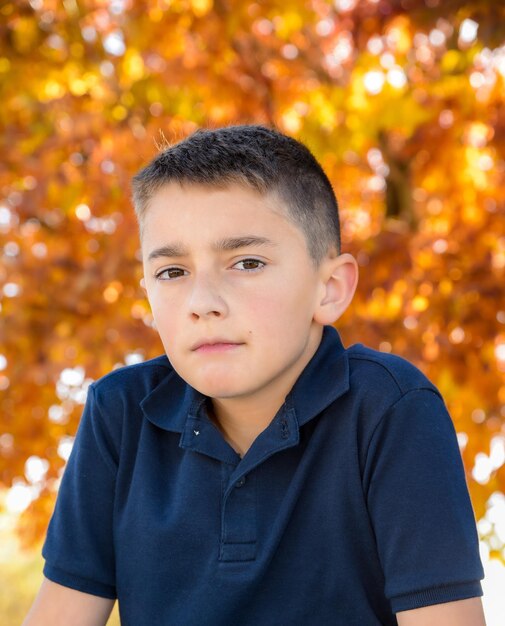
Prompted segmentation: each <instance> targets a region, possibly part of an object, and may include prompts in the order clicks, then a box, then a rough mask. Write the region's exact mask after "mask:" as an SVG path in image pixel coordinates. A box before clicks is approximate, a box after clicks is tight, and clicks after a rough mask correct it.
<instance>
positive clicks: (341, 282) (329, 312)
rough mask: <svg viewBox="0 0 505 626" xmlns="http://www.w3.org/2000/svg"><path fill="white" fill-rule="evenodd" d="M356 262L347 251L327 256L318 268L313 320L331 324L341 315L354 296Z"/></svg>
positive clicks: (356, 278) (357, 272)
mask: <svg viewBox="0 0 505 626" xmlns="http://www.w3.org/2000/svg"><path fill="white" fill-rule="evenodd" d="M358 274H359V271H358V262H357V261H356V259H355V258H354V257H353V256H352V255H351V254H349V253H345V254H340V255H339V256H336V257H327V258H326V259H325V260H324V261H323V262H322V263H321V267H320V268H319V279H320V295H319V296H318V297H319V301H318V302H317V305H316V310H315V311H314V320H315V321H316V322H318V323H319V324H322V325H331V324H333V323H334V322H336V321H337V320H338V318H339V317H341V316H342V315H343V314H344V312H345V310H346V309H347V307H348V306H349V304H350V303H351V300H352V299H353V297H354V292H355V291H356V286H357V284H358Z"/></svg>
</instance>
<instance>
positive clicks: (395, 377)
mask: <svg viewBox="0 0 505 626" xmlns="http://www.w3.org/2000/svg"><path fill="white" fill-rule="evenodd" d="M346 352H347V356H348V363H349V391H350V393H349V401H350V403H351V407H350V410H351V412H352V413H353V414H354V415H355V416H356V419H357V421H358V424H359V428H362V429H364V432H363V433H362V434H363V436H364V437H365V439H366V438H367V437H369V436H371V432H373V430H374V429H375V427H376V426H377V424H378V423H379V422H380V421H381V419H382V418H383V416H384V415H385V414H387V413H388V412H389V411H390V410H391V409H392V408H393V407H394V406H396V405H398V406H403V405H404V404H408V403H409V401H410V402H416V401H417V402H419V401H421V400H424V399H425V398H428V399H429V398H431V400H432V401H434V402H435V404H437V406H440V407H442V405H444V401H443V398H442V395H441V393H440V391H439V390H438V388H437V387H436V386H435V384H434V383H433V382H432V381H431V380H430V379H429V378H428V377H427V376H426V374H424V372H423V371H421V369H420V368H419V367H417V366H416V365H414V363H412V362H411V361H409V360H408V359H406V358H404V357H401V356H399V355H397V354H393V353H387V352H380V351H379V350H374V349H373V348H369V347H367V346H365V345H363V344H360V343H358V344H353V345H352V346H350V347H348V348H347V349H346ZM431 400H430V401H431ZM400 401H402V402H400Z"/></svg>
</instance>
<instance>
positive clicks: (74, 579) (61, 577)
mask: <svg viewBox="0 0 505 626" xmlns="http://www.w3.org/2000/svg"><path fill="white" fill-rule="evenodd" d="M43 573H44V576H45V577H46V578H48V579H49V580H52V581H53V582H55V583H58V584H59V585H63V586H64V587H70V588H71V589H76V590H77V591H82V592H84V593H90V594H92V595H94V596H100V597H102V598H109V599H110V600H116V599H117V594H116V588H115V587H114V586H112V585H107V584H106V583H101V582H98V581H96V580H89V579H87V578H82V577H81V576H76V575H75V574H70V573H69V572H65V571H64V570H61V569H59V568H58V567H54V565H50V564H49V563H47V562H46V563H45V564H44V567H43Z"/></svg>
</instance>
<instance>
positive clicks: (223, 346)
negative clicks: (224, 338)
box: [193, 342, 244, 353]
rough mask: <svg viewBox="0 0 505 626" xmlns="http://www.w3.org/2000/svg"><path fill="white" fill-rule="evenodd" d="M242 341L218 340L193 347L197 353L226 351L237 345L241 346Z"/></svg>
mask: <svg viewBox="0 0 505 626" xmlns="http://www.w3.org/2000/svg"><path fill="white" fill-rule="evenodd" d="M243 345H244V344H243V343H227V342H218V343H204V344H201V345H199V346H197V347H196V348H194V349H193V351H194V352H198V353H209V352H228V351H230V350H234V349H235V348H238V347H239V346H243Z"/></svg>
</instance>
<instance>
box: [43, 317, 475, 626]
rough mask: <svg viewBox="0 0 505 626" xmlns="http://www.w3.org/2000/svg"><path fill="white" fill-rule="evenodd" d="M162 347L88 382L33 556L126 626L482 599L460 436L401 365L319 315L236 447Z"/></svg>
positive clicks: (384, 620) (284, 617)
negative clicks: (289, 380)
mask: <svg viewBox="0 0 505 626" xmlns="http://www.w3.org/2000/svg"><path fill="white" fill-rule="evenodd" d="M208 402H209V399H208V398H207V397H206V396H204V395H202V394H201V393H199V392H198V391H197V390H195V389H193V388H192V387H190V386H189V385H188V384H187V383H186V382H185V381H184V380H182V379H181V378H180V377H179V376H178V374H177V373H176V372H175V370H174V369H173V368H172V366H171V364H170V362H169V360H168V359H167V357H166V356H160V357H158V358H155V359H152V360H149V361H146V362H144V363H140V364H136V365H131V366H127V367H123V368H120V369H117V370H115V371H113V372H111V373H110V374H108V375H106V376H104V377H103V378H101V379H99V380H98V381H96V382H94V383H93V384H92V385H91V386H90V388H89V393H88V398H87V402H86V406H85V409H84V412H83V415H82V419H81V422H80V425H79V428H78V432H77V435H76V439H75V442H74V446H73V449H72V453H71V455H70V458H69V460H68V463H67V467H66V470H65V472H64V475H63V478H62V482H61V486H60V490H59V494H58V498H57V502H56V507H55V510H54V513H53V516H52V518H51V521H50V524H49V527H48V531H47V537H46V541H45V543H44V546H43V550H42V554H43V556H44V558H45V559H46V562H45V565H44V574H45V576H46V577H47V578H49V579H51V580H53V581H54V582H57V583H60V584H61V585H65V586H67V587H71V588H74V589H78V590H80V591H84V592H86V593H91V594H95V595H97V596H102V597H105V598H118V602H119V612H120V618H121V623H122V625H123V626H157V625H160V626H165V625H175V626H182V625H184V626H201V625H202V624H205V625H206V626H213V625H216V626H218V625H222V626H229V625H232V624H233V625H235V624H240V625H241V626H258V625H261V626H269V625H271V626H274V625H275V626H279V625H286V626H307V625H308V624H317V625H318V626H325V625H326V624H328V625H330V624H331V625H332V626H335V625H341V626H353V625H356V626H374V625H380V624H382V625H387V626H389V625H394V624H397V620H396V617H395V613H397V612H398V611H403V610H407V609H414V608H418V607H422V606H426V605H430V604H438V603H443V602H449V601H453V600H460V599H464V598H469V597H473V596H481V595H482V587H481V583H480V580H481V579H482V578H483V577H484V571H483V568H482V563H481V561H480V558H479V549H478V535H477V530H476V525H475V518H474V512H473V509H472V505H471V502H470V498H469V493H468V489H467V484H466V479H465V473H464V468H463V463H462V459H461V455H460V452H459V448H458V443H457V438H456V432H455V430H454V426H453V423H452V421H451V418H450V416H449V414H448V412H447V409H446V407H445V404H444V401H443V399H442V397H441V395H440V393H439V391H438V390H437V388H436V387H435V386H434V385H433V384H432V383H431V382H430V381H429V379H428V378H427V377H426V376H425V375H424V374H423V373H422V372H421V371H420V370H419V369H418V368H416V367H415V366H414V365H413V364H411V363H410V362H409V361H407V360H405V359H403V358H402V357H399V356H397V355H393V354H386V353H382V352H378V351H376V350H373V349H371V348H368V347H366V346H364V345H362V344H354V345H352V346H350V347H349V348H344V346H343V345H342V342H341V339H340V336H339V334H338V331H337V330H336V329H335V328H333V327H331V326H325V327H324V329H323V337H322V341H321V343H320V345H319V347H318V350H317V352H316V353H315V354H314V356H313V357H312V359H311V361H310V362H309V363H308V364H307V366H306V367H305V369H304V370H303V372H302V373H301V375H300V376H299V378H298V380H297V381H296V383H295V385H294V386H293V388H292V389H291V391H290V393H289V394H288V395H287V397H286V399H285V402H284V404H283V405H282V407H281V408H280V409H279V411H278V413H277V414H276V415H275V417H274V418H273V420H272V422H271V423H270V424H269V425H268V427H267V428H265V430H263V432H261V433H260V435H259V436H258V437H257V438H256V440H255V441H254V442H253V444H252V445H251V447H250V448H249V450H248V451H247V453H246V454H245V455H244V457H243V458H241V457H240V456H239V454H237V453H236V452H235V451H234V450H233V448H232V447H231V446H230V445H229V444H228V443H227V442H226V441H225V439H224V438H223V436H222V434H221V433H220V431H219V430H218V429H217V428H216V426H215V425H214V424H213V423H212V421H211V420H210V419H209V416H208V413H207V408H208V406H209V404H208Z"/></svg>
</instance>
